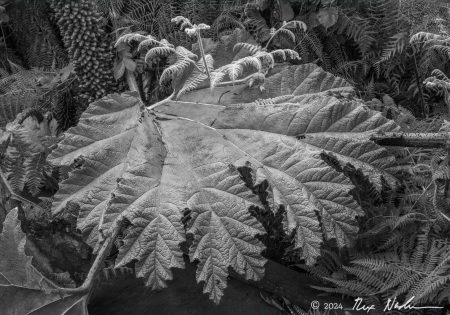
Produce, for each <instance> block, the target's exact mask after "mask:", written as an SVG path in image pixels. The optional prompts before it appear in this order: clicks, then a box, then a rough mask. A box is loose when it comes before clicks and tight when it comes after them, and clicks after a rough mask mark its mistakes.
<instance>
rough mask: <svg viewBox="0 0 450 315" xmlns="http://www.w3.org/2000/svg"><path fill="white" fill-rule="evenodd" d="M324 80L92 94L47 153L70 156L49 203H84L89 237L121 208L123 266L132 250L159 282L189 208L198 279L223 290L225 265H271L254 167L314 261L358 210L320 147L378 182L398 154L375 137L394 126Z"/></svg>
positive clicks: (217, 293) (63, 159)
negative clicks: (181, 93)
mask: <svg viewBox="0 0 450 315" xmlns="http://www.w3.org/2000/svg"><path fill="white" fill-rule="evenodd" d="M302 67H303V68H304V66H299V68H302ZM314 71H319V70H317V69H316V70H314ZM322 72H323V71H322ZM316 76H317V77H318V78H327V80H328V81H327V82H328V83H326V84H322V85H321V84H320V82H319V83H317V82H316V83H314V82H311V83H309V86H323V87H324V88H323V89H325V90H326V88H325V87H333V86H334V85H333V84H330V82H332V80H331V78H330V74H326V73H325V75H323V74H320V73H318V74H317V75H316ZM273 78H274V80H275V79H276V80H279V78H278V77H277V76H273ZM270 80H271V78H269V79H268V82H266V84H271V83H270V82H271V81H270ZM335 80H341V79H336V78H335ZM304 81H305V80H303V81H302V82H304ZM339 84H340V85H343V84H342V82H341V83H339ZM247 89H248V88H247ZM323 89H322V88H320V92H321V93H319V94H308V95H304V94H301V93H297V94H296V93H294V92H295V91H296V90H298V91H300V90H302V91H303V90H306V88H301V89H295V88H290V89H289V90H288V92H289V93H291V94H289V95H288V96H286V97H282V98H277V99H276V100H274V99H272V100H266V101H258V102H254V103H248V104H236V105H229V106H227V107H223V106H220V105H217V104H208V103H205V102H204V100H201V101H202V102H201V103H196V102H190V101H174V102H170V103H167V104H166V105H164V106H160V107H158V108H157V110H156V111H155V112H151V113H148V112H147V111H145V110H142V109H141V105H140V103H139V101H138V100H137V97H136V95H135V94H130V93H125V94H122V95H117V94H115V95H110V96H107V97H105V98H103V99H102V100H100V101H97V102H95V103H92V104H91V105H90V107H89V108H88V109H87V110H86V112H85V113H83V115H82V117H81V119H80V122H79V124H78V126H76V127H73V128H71V129H69V130H68V131H67V132H66V135H65V138H64V139H63V140H62V142H61V143H60V144H59V147H58V148H57V149H56V150H55V151H54V152H53V153H52V155H51V156H50V158H51V159H52V160H53V161H54V162H56V163H59V164H61V165H71V164H73V163H74V161H75V166H74V171H73V172H72V173H71V174H70V176H69V178H68V179H67V180H65V181H63V182H62V183H61V184H60V190H59V192H58V193H57V194H56V196H55V200H56V201H55V204H54V208H53V212H54V213H55V214H56V213H59V212H60V211H62V210H63V209H64V207H65V206H66V205H67V203H68V202H74V203H77V204H79V206H80V216H79V218H78V226H79V228H80V229H81V230H83V232H84V233H85V235H86V239H87V241H88V242H89V243H90V244H91V245H92V246H94V247H95V246H96V244H98V242H99V241H101V239H102V238H103V237H107V236H108V235H109V230H108V229H109V228H110V227H111V226H112V224H111V223H112V222H113V221H114V220H118V219H119V218H122V217H126V218H127V219H128V220H129V221H130V222H131V227H130V228H129V229H127V230H126V233H125V237H124V239H123V246H122V247H121V248H120V252H119V256H118V258H117V261H116V266H121V265H124V264H127V263H129V262H132V261H137V264H136V273H137V276H139V277H144V278H145V279H146V282H147V284H148V285H149V286H151V287H152V288H155V289H159V288H163V287H165V286H166V281H167V280H170V279H172V272H171V268H173V267H182V266H183V259H182V251H181V250H180V243H182V242H184V241H185V238H186V235H185V229H184V226H183V224H182V217H183V212H184V211H185V210H186V209H189V211H190V217H191V219H190V222H189V224H188V225H187V230H186V231H187V233H188V234H191V235H192V236H193V242H192V244H191V246H190V249H189V256H190V259H191V260H192V261H194V260H197V261H199V265H198V271H197V280H198V281H199V282H200V281H203V282H204V291H205V292H207V293H209V295H210V297H211V298H212V299H213V300H214V301H216V302H218V301H219V300H220V298H221V296H222V294H223V290H224V288H225V287H226V278H227V276H228V268H229V267H232V268H233V269H234V270H235V271H236V272H238V273H240V274H242V275H244V276H245V277H246V278H247V279H253V280H258V279H260V278H261V277H262V275H263V272H264V263H265V259H264V258H263V257H262V256H261V252H262V250H263V249H264V247H263V244H262V243H261V242H260V241H258V240H257V238H255V236H256V235H257V234H263V233H265V231H264V229H263V227H262V225H261V224H260V223H259V222H258V221H257V220H256V219H255V218H254V217H253V216H251V215H250V213H249V211H248V209H249V208H250V207H251V206H258V207H262V206H263V205H261V204H260V201H259V198H258V197H257V196H255V195H253V194H252V192H251V191H250V190H249V189H248V188H247V186H246V184H245V183H244V180H243V179H242V178H241V174H240V173H239V171H238V169H240V167H243V166H245V167H250V168H251V169H252V172H253V174H254V176H253V179H254V181H255V184H257V183H259V182H260V181H263V180H264V181H267V183H268V184H269V186H270V192H271V194H270V196H271V203H272V205H274V206H281V205H282V206H284V208H285V209H286V218H285V223H286V224H285V227H286V230H288V231H294V230H295V233H296V237H295V246H296V247H297V248H300V249H301V251H302V255H303V258H304V259H305V260H306V262H307V263H308V264H312V263H314V262H315V260H316V258H317V257H318V255H319V252H320V246H321V244H322V242H323V241H324V240H328V239H335V240H336V242H337V244H338V245H339V246H340V247H343V246H346V245H351V243H352V241H353V240H354V238H355V236H356V233H357V231H358V225H357V222H356V217H357V216H358V215H363V214H362V211H361V209H360V207H359V206H358V204H357V203H356V202H355V201H354V200H353V198H352V196H351V195H350V193H349V191H350V190H351V189H352V188H353V185H352V183H351V182H350V180H349V179H348V178H346V177H345V176H344V175H343V174H342V173H339V172H338V171H336V170H335V169H334V168H332V167H330V166H329V165H328V164H327V163H326V162H325V161H323V160H322V156H323V154H324V153H325V154H328V155H333V156H334V157H335V158H336V160H337V161H338V162H339V163H342V164H343V165H344V164H347V163H350V164H352V165H353V166H355V167H356V168H359V169H362V170H363V172H365V173H366V174H368V175H369V178H371V179H372V180H373V181H374V182H375V183H378V184H379V185H381V184H380V183H381V179H382V178H383V177H386V178H390V181H391V182H392V183H394V182H395V179H394V178H392V176H390V175H389V173H388V172H387V171H386V169H387V168H389V167H392V159H391V157H390V156H389V155H388V154H387V153H386V152H385V151H384V150H383V149H382V148H380V147H378V146H376V145H374V144H371V143H370V142H369V141H368V137H369V136H370V134H371V133H373V132H376V131H377V130H394V129H396V128H397V127H396V126H395V125H394V124H393V123H392V122H391V121H389V120H387V119H385V118H383V117H382V116H381V115H380V114H378V113H376V112H373V111H370V110H368V109H367V108H366V107H365V106H364V105H363V104H361V103H358V102H356V101H345V100H344V101H342V100H338V99H336V98H334V97H331V96H326V95H325V94H324V93H322V92H323V91H322V90H323ZM282 91H284V90H283V89H281V92H282ZM313 91H317V89H313ZM281 92H278V93H281ZM194 93H197V92H194ZM202 93H204V92H202ZM248 93H250V92H248ZM274 93H275V92H274ZM274 96H280V95H274ZM187 97H188V99H189V97H192V95H188V96H187ZM281 99H284V101H280V100H281ZM100 235H101V237H99V236H100Z"/></svg>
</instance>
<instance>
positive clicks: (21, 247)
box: [0, 208, 87, 315]
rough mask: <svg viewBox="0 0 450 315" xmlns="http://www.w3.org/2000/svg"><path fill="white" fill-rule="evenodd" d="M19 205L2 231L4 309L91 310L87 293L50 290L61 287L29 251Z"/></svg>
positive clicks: (77, 313)
mask: <svg viewBox="0 0 450 315" xmlns="http://www.w3.org/2000/svg"><path fill="white" fill-rule="evenodd" d="M17 212H18V211H17V208H15V209H13V210H11V211H10V212H9V213H8V215H7V216H6V219H5V222H4V223H3V232H2V233H1V234H0V253H1V254H0V313H1V314H5V315H22V314H36V315H37V314H42V315H62V314H67V315H82V314H87V308H86V296H83V295H67V296H60V295H59V294H55V293H50V290H52V289H55V288H57V286H55V285H54V284H53V283H52V282H50V280H48V279H47V278H45V277H44V276H43V275H42V274H41V273H40V272H39V271H38V270H37V269H36V268H35V267H34V266H33V265H32V264H31V260H32V257H30V256H27V255H26V254H25V243H26V236H25V234H24V233H23V232H22V230H21V228H20V221H19V219H18V217H17Z"/></svg>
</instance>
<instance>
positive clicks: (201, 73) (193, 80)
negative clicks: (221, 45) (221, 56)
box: [177, 54, 214, 98]
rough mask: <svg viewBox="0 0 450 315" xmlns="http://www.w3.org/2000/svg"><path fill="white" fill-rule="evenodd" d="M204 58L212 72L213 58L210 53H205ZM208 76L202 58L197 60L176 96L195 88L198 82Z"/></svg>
mask: <svg viewBox="0 0 450 315" xmlns="http://www.w3.org/2000/svg"><path fill="white" fill-rule="evenodd" d="M205 60H206V64H207V67H208V69H209V71H210V73H212V70H213V69H214V68H213V64H214V59H213V57H212V56H211V55H210V54H207V55H205ZM207 78H208V75H207V74H206V69H205V65H204V63H203V60H199V61H197V63H196V67H195V68H194V71H193V72H192V73H191V75H189V77H188V79H187V80H186V82H185V83H184V85H183V87H182V88H181V89H180V91H179V92H178V93H177V98H178V97H180V96H181V95H183V94H184V93H187V92H189V91H192V90H194V89H195V88H197V87H198V86H199V85H200V83H202V82H203V81H205V80H206V79H207Z"/></svg>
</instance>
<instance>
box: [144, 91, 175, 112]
mask: <svg viewBox="0 0 450 315" xmlns="http://www.w3.org/2000/svg"><path fill="white" fill-rule="evenodd" d="M174 97H175V91H174V92H173V93H172V94H170V95H169V97H167V98H165V99H163V100H162V101H159V102H158V103H155V104H152V105H150V106H148V107H147V110H152V109H155V108H156V107H158V106H159V105H163V104H165V103H167V102H168V101H171V100H173V98H174Z"/></svg>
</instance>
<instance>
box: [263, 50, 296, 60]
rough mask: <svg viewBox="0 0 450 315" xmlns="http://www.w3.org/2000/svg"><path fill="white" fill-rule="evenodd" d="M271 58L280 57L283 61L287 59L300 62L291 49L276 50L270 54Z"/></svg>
mask: <svg viewBox="0 0 450 315" xmlns="http://www.w3.org/2000/svg"><path fill="white" fill-rule="evenodd" d="M270 54H271V55H272V56H273V57H281V58H282V59H283V60H284V61H285V60H287V59H288V58H289V59H294V60H300V59H301V58H300V56H299V54H298V52H296V51H295V50H292V49H276V50H273V51H271V52H270Z"/></svg>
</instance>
